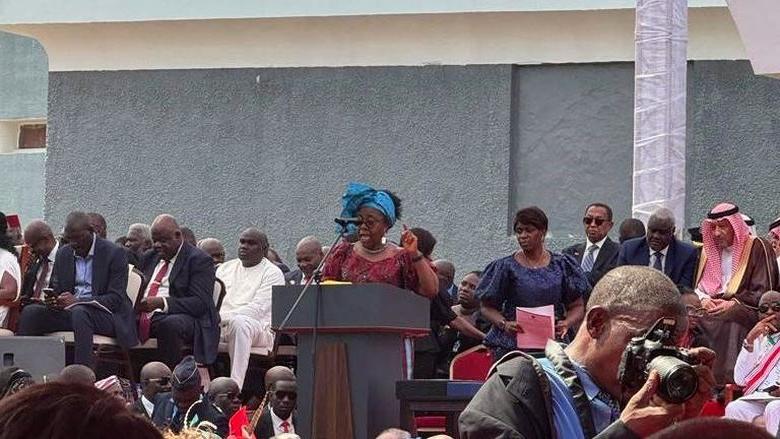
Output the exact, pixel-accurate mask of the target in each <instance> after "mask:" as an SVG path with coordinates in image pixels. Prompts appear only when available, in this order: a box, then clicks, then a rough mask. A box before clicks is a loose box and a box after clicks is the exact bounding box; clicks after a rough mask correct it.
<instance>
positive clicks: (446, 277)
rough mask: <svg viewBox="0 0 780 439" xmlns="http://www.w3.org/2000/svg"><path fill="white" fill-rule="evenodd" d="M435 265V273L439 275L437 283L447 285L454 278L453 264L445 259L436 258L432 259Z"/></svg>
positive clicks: (450, 283)
mask: <svg viewBox="0 0 780 439" xmlns="http://www.w3.org/2000/svg"><path fill="white" fill-rule="evenodd" d="M433 265H434V266H435V267H436V274H437V275H438V276H439V283H440V284H441V285H443V286H447V287H449V286H450V285H452V281H453V279H455V264H453V263H452V262H451V261H448V260H446V259H437V260H435V261H433Z"/></svg>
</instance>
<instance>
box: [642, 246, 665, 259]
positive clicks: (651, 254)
mask: <svg viewBox="0 0 780 439" xmlns="http://www.w3.org/2000/svg"><path fill="white" fill-rule="evenodd" d="M647 249H648V250H650V256H654V255H655V250H653V249H652V248H651V247H650V246H649V245H648V246H647ZM659 251H660V252H661V254H662V255H664V257H666V254H667V253H669V246H668V245H667V246H666V247H664V248H663V250H659Z"/></svg>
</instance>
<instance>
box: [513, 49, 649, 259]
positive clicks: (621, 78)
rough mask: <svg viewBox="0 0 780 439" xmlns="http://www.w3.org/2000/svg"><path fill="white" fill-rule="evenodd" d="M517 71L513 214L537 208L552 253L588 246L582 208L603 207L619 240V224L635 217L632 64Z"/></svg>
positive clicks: (520, 68)
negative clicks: (595, 204) (611, 216)
mask: <svg viewBox="0 0 780 439" xmlns="http://www.w3.org/2000/svg"><path fill="white" fill-rule="evenodd" d="M513 72H514V78H515V81H514V84H515V93H514V95H513V96H514V101H513V109H514V111H513V119H512V121H513V128H514V130H513V136H512V139H513V142H512V161H511V164H512V168H511V169H512V174H511V179H510V189H509V192H510V200H511V205H512V206H513V209H510V214H511V213H514V211H515V210H516V209H517V208H521V207H526V206H529V205H537V206H539V207H540V208H542V210H544V211H545V213H546V214H547V216H548V218H549V220H550V227H549V234H548V242H549V244H550V246H551V247H553V248H562V247H563V246H566V245H569V244H571V243H572V241H580V240H584V239H585V233H584V227H583V226H582V217H583V213H584V210H585V206H587V205H588V204H590V203H592V202H594V201H599V202H603V203H606V204H607V205H609V206H610V207H611V208H612V210H613V213H614V222H615V223H616V226H615V227H614V228H613V230H612V233H611V235H612V238H613V239H617V225H619V224H620V221H621V220H622V219H623V218H627V217H629V216H630V215H631V173H632V163H633V149H632V148H633V124H634V121H633V106H634V67H633V64H630V63H608V64H599V65H592V64H587V65H583V64H569V65H556V66H551V65H541V66H523V67H516V68H515V69H514V70H513ZM511 219H512V218H510V221H511ZM510 226H511V222H510ZM510 230H511V229H510Z"/></svg>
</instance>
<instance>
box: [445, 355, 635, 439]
mask: <svg viewBox="0 0 780 439" xmlns="http://www.w3.org/2000/svg"><path fill="white" fill-rule="evenodd" d="M547 346H548V347H547V352H546V353H545V355H546V356H547V357H548V358H549V359H550V360H551V361H552V362H553V363H554V364H555V363H558V364H560V363H563V364H564V366H563V367H564V368H566V366H565V364H566V363H567V362H569V361H570V360H569V359H568V357H566V354H565V353H564V352H563V349H561V347H560V346H559V345H558V344H557V343H555V342H550V343H548V345H547ZM513 354H514V355H507V356H505V357H504V358H502V359H501V361H499V362H498V363H496V364H495V365H494V367H493V369H492V370H491V372H490V375H489V377H488V380H487V381H486V382H485V384H484V385H482V387H481V388H480V389H479V391H478V392H477V394H476V395H475V396H474V398H473V399H472V400H471V402H469V404H468V406H467V407H466V409H465V410H464V411H463V413H461V415H460V418H459V425H460V434H461V436H460V437H461V439H533V438H538V439H548V438H555V437H556V434H557V433H556V430H555V426H554V424H553V409H552V396H551V391H550V382H549V380H548V378H547V375H546V374H545V372H544V370H543V369H542V366H541V365H540V364H539V363H538V362H537V361H536V360H535V359H534V358H533V357H531V356H529V355H527V354H524V353H521V352H519V351H516V352H514V353H513ZM572 373H573V372H572ZM571 388H572V389H573V390H572V396H573V397H574V398H575V401H577V399H578V398H577V396H576V392H578V391H579V392H583V393H584V390H582V388H581V387H579V389H577V388H576V384H575V385H573V386H572V387H571ZM575 404H576V402H575ZM577 412H578V413H579V414H580V417H581V418H582V421H581V423H582V424H583V425H590V426H591V427H590V428H593V427H592V420H590V408H589V407H584V408H582V409H580V408H579V407H578V410H577ZM585 437H586V438H590V437H596V438H598V439H636V438H637V435H636V434H634V433H633V432H632V431H631V430H629V429H628V428H627V427H626V426H625V424H623V423H622V422H621V421H616V422H614V423H612V424H611V425H610V426H609V427H607V429H606V430H604V431H602V432H598V434H595V436H594V435H592V434H591V435H589V434H588V433H587V432H585ZM561 439H566V438H561Z"/></svg>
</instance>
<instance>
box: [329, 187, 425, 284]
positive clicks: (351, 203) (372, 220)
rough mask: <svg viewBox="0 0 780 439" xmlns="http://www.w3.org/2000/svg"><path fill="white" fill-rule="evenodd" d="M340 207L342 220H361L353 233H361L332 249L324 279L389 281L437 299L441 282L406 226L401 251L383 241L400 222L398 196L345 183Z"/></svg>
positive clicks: (387, 282)
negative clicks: (351, 241) (345, 187)
mask: <svg viewBox="0 0 780 439" xmlns="http://www.w3.org/2000/svg"><path fill="white" fill-rule="evenodd" d="M341 205H342V212H341V216H342V217H345V218H357V219H358V220H359V223H360V224H359V226H357V227H356V228H355V226H352V227H353V228H352V230H350V231H349V232H351V233H356V234H357V241H356V242H355V243H350V242H347V241H342V242H341V243H339V244H338V245H337V246H336V247H335V248H333V250H332V252H331V255H330V256H329V257H328V260H327V261H326V262H325V267H324V268H323V270H322V277H323V279H324V280H336V281H345V282H352V283H370V282H378V283H386V284H390V285H395V286H396V287H399V288H404V289H407V290H412V291H414V292H416V293H417V294H420V295H422V296H425V297H429V298H431V297H434V296H436V293H437V292H438V290H439V280H438V278H437V277H436V273H435V272H434V270H433V268H432V267H431V265H430V264H429V263H428V261H427V260H426V259H425V258H424V257H423V255H422V253H421V252H420V251H419V250H418V249H417V237H416V236H414V234H413V233H412V232H411V231H410V230H409V229H407V227H406V225H404V226H403V232H402V233H401V246H400V247H399V246H397V245H395V244H393V243H391V242H388V241H387V239H386V238H385V235H386V234H387V231H388V230H390V229H391V228H392V227H393V225H395V223H396V221H397V220H398V219H400V218H401V200H400V199H399V198H398V197H397V196H396V195H395V194H393V193H392V192H390V191H387V190H375V189H373V188H371V187H369V186H367V185H365V184H362V183H354V182H353V183H349V184H348V185H347V190H346V192H345V193H344V195H343V196H342V199H341Z"/></svg>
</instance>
